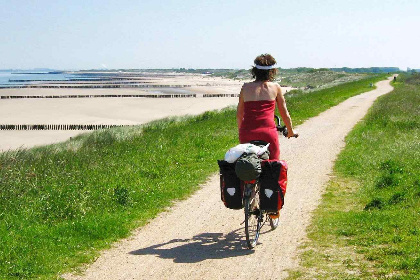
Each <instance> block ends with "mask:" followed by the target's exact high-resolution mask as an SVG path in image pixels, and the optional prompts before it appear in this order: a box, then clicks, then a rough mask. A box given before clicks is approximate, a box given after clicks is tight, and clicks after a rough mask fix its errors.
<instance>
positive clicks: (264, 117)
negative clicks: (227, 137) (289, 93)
mask: <svg viewBox="0 0 420 280" xmlns="http://www.w3.org/2000/svg"><path fill="white" fill-rule="evenodd" d="M254 64H255V65H254V67H253V68H252V70H251V73H252V77H253V78H254V79H255V81H253V82H250V83H245V84H244V85H243V86H242V89H241V93H240V95H239V103H238V108H237V113H236V118H237V122H238V129H239V141H240V143H249V142H251V141H253V140H262V141H265V142H268V143H270V146H269V151H270V159H277V160H278V159H279V158H280V147H279V138H278V132H277V128H276V124H275V121H274V110H275V108H276V104H277V107H278V109H279V112H280V116H281V118H282V119H283V122H284V124H285V125H286V127H287V130H288V134H287V137H288V138H290V137H298V134H297V133H296V132H294V131H293V126H292V120H291V118H290V115H289V112H288V110H287V107H286V100H285V99H284V97H283V94H282V92H281V88H280V85H279V84H277V83H273V82H272V81H273V80H274V78H275V76H276V74H277V69H276V68H275V66H274V65H275V64H276V60H275V59H274V57H272V56H271V55H270V54H262V55H260V56H257V58H255V60H254Z"/></svg>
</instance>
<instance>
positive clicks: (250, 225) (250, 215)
mask: <svg viewBox="0 0 420 280" xmlns="http://www.w3.org/2000/svg"><path fill="white" fill-rule="evenodd" d="M244 204H245V235H246V242H247V245H248V248H249V249H252V248H254V247H255V245H257V242H258V237H259V236H260V229H261V225H262V220H263V218H262V213H261V211H260V209H259V205H260V203H259V196H258V194H256V195H255V193H254V194H253V195H251V196H250V197H245V199H244Z"/></svg>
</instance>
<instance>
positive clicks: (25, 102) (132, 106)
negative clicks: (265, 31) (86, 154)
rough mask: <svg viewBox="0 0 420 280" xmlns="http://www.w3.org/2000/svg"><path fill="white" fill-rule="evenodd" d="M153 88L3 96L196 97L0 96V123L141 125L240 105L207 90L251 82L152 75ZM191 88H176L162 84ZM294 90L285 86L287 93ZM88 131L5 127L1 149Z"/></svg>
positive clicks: (235, 88) (5, 92) (3, 92)
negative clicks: (62, 96)
mask: <svg viewBox="0 0 420 280" xmlns="http://www.w3.org/2000/svg"><path fill="white" fill-rule="evenodd" d="M148 79H149V80H148V82H150V84H153V85H155V86H156V87H153V88H115V89H100V88H94V89H92V88H21V89H0V96H34V95H36V96H51V95H55V96H56V95H58V96H60V95H132V94H189V93H194V94H196V95H197V97H196V98H193V97H191V98H138V97H133V98H131V97H124V98H122V97H112V98H111V97H108V98H100V97H96V98H25V99H0V124H115V125H138V124H144V123H147V122H150V121H153V120H158V119H162V118H166V117H171V116H183V115H198V114H201V113H203V112H205V111H210V110H219V109H222V108H225V107H228V106H236V105H237V103H238V97H206V98H203V94H239V92H240V89H241V86H242V84H243V83H244V82H247V81H238V80H229V79H223V78H214V77H209V76H206V75H197V74H195V75H193V74H185V75H183V74H175V75H156V76H153V77H148ZM161 85H166V86H168V85H169V86H180V85H182V86H187V87H181V88H171V87H169V88H168V87H164V88H161V87H159V86H161ZM288 90H290V88H284V89H283V92H286V91H288ZM86 132H87V131H80V130H79V131H62V130H61V131H60V130H50V131H42V130H32V131H6V130H0V151H7V150H13V149H17V148H30V147H34V146H38V145H46V144H51V143H57V142H62V141H66V140H68V139H69V138H70V137H73V136H76V135H78V134H80V133H86Z"/></svg>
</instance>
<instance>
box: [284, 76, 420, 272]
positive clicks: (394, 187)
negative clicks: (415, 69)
mask: <svg viewBox="0 0 420 280" xmlns="http://www.w3.org/2000/svg"><path fill="white" fill-rule="evenodd" d="M394 86H395V90H394V91H393V92H392V93H390V94H388V95H386V96H383V97H381V98H379V99H378V100H377V102H375V104H374V106H373V107H372V108H371V110H370V111H369V113H368V115H367V116H366V118H365V120H364V121H363V122H362V123H360V124H358V125H357V126H356V128H355V129H354V130H353V131H352V132H351V134H350V135H349V136H348V137H347V138H346V148H345V149H344V150H343V151H342V153H341V154H340V155H339V158H338V160H337V162H336V166H335V173H336V176H337V177H336V178H334V179H332V180H331V181H330V183H329V185H328V187H327V190H326V193H325V194H324V196H323V201H322V203H321V205H320V206H319V208H318V209H317V210H316V211H315V213H314V219H313V222H312V225H311V226H310V228H309V232H308V236H309V238H310V240H309V241H308V242H307V244H306V245H305V246H304V248H303V253H302V262H301V267H300V268H299V269H298V270H295V271H292V272H291V276H290V279H376V278H386V279H420V110H419V106H420V75H414V76H406V77H405V78H404V81H403V82H397V83H394Z"/></svg>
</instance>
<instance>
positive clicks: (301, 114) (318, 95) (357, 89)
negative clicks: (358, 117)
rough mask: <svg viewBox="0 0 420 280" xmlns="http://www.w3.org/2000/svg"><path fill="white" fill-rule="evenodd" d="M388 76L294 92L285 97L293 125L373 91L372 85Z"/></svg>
mask: <svg viewBox="0 0 420 280" xmlns="http://www.w3.org/2000/svg"><path fill="white" fill-rule="evenodd" d="M387 76H389V75H386V74H381V75H371V76H369V77H367V78H364V79H361V80H357V81H353V82H349V83H344V84H341V85H338V86H336V87H331V88H326V89H322V90H317V91H311V92H306V91H302V90H292V91H290V92H289V93H287V94H286V95H285V98H286V101H287V108H288V109H289V111H290V112H291V114H292V117H293V123H294V124H295V125H296V124H301V123H302V122H304V121H305V120H307V119H308V118H311V117H313V116H316V115H318V114H319V113H321V112H323V111H325V110H327V109H328V108H330V107H332V106H335V105H337V104H339V103H341V102H343V101H344V100H346V99H347V98H349V97H352V96H355V95H358V94H360V93H362V92H366V91H369V90H372V89H373V88H374V86H373V87H371V84H375V83H376V82H378V81H381V80H384V79H385V78H386V77H387Z"/></svg>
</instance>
